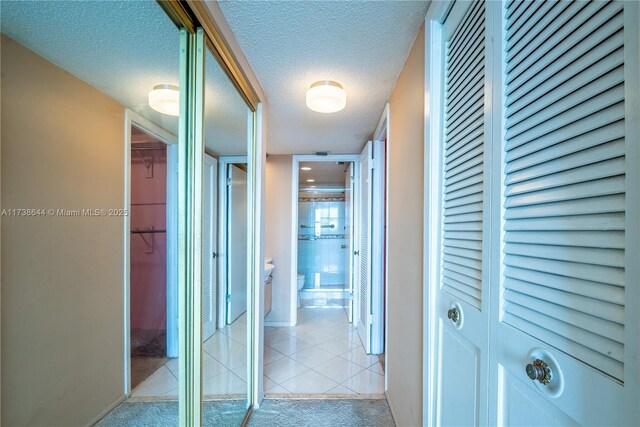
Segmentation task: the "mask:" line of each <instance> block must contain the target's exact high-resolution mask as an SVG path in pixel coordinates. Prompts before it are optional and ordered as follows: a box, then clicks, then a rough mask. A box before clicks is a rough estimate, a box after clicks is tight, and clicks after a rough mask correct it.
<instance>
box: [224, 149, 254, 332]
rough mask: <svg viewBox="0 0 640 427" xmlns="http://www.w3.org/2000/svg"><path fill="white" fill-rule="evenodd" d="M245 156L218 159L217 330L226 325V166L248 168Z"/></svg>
mask: <svg viewBox="0 0 640 427" xmlns="http://www.w3.org/2000/svg"><path fill="white" fill-rule="evenodd" d="M247 162H248V157H247V156H220V157H218V310H217V316H218V321H217V324H218V328H220V329H222V328H224V327H225V326H226V324H227V280H226V278H227V240H228V239H227V231H228V230H227V204H228V200H227V178H228V174H227V169H228V168H227V166H228V165H232V164H243V165H246V166H248V163H247Z"/></svg>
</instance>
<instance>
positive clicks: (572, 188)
mask: <svg viewBox="0 0 640 427" xmlns="http://www.w3.org/2000/svg"><path fill="white" fill-rule="evenodd" d="M515 3H518V2H515ZM509 7H515V5H514V4H512V5H510V6H509ZM522 7H524V6H522ZM535 7H536V10H533V9H532V10H529V11H528V12H526V13H527V14H528V16H531V17H533V16H538V17H539V19H537V20H530V21H527V22H518V23H515V22H514V23H512V24H511V25H507V27H508V31H507V32H508V34H507V40H508V41H507V54H506V58H507V64H506V70H507V77H506V79H505V81H506V83H507V88H506V94H507V98H506V101H505V104H506V112H505V115H506V117H507V119H506V123H505V144H504V147H505V174H506V177H505V180H504V185H505V188H504V190H505V191H504V196H505V199H504V209H505V211H504V218H505V226H504V228H505V234H504V242H505V243H504V265H505V268H504V283H503V287H504V289H503V292H502V298H503V300H504V305H503V307H504V316H503V321H504V322H505V323H508V324H510V325H511V326H513V327H515V328H518V329H520V330H522V331H523V332H525V333H527V334H529V335H531V336H534V337H536V338H538V339H540V340H541V341H543V342H545V343H547V344H549V345H551V346H555V347H557V348H558V349H560V350H561V351H564V352H565V353H567V354H569V355H571V356H573V357H575V358H577V359H579V360H581V361H583V362H584V363H587V364H589V365H591V366H593V367H595V368H596V369H599V370H601V371H603V372H605V373H607V374H609V375H611V376H613V377H615V378H617V379H619V380H622V374H623V372H624V366H623V364H622V361H623V360H624V285H625V269H624V266H625V232H624V226H625V182H626V177H625V167H626V165H625V161H626V160H625V143H626V141H625V139H624V136H625V135H624V107H625V106H624V85H625V82H624V69H623V65H624V64H623V60H624V56H623V42H624V38H623V32H622V31H621V30H622V26H623V22H624V20H623V15H622V9H623V5H622V3H621V2H575V3H569V2H561V3H558V4H553V5H552V4H546V5H543V4H537V5H536V6H535ZM538 9H539V10H538ZM543 10H544V11H545V12H544V13H542V11H543ZM523 13H524V12H523ZM515 15H516V14H515V13H514V16H515ZM511 19H512V18H508V20H509V21H510V20H511ZM452 232H453V231H452Z"/></svg>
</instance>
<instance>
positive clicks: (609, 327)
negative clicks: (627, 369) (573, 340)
mask: <svg viewBox="0 0 640 427" xmlns="http://www.w3.org/2000/svg"><path fill="white" fill-rule="evenodd" d="M504 292H505V299H506V300H508V301H510V302H512V303H514V304H517V305H519V306H521V307H524V308H526V309H527V310H531V311H534V312H536V313H537V315H536V317H537V316H540V317H545V318H546V317H548V318H551V319H552V320H551V322H553V323H555V322H556V321H559V322H562V323H564V324H566V325H567V326H566V327H567V328H568V327H569V325H570V326H572V327H575V328H579V329H584V330H585V331H588V332H590V333H592V334H596V335H599V336H601V337H605V338H606V341H605V342H608V341H609V340H611V341H615V342H617V343H620V344H622V342H623V341H624V328H623V327H622V325H621V324H620V323H618V322H611V321H608V320H605V319H603V318H601V317H598V316H594V313H584V312H581V311H578V310H575V309H574V308H573V306H572V305H568V306H567V305H564V306H562V305H559V304H556V303H555V302H554V301H545V300H543V299H541V298H539V297H537V293H536V294H535V295H536V297H532V296H531V295H528V294H523V293H520V292H515V291H512V290H509V289H506V290H505V291H504ZM554 296H555V295H554ZM575 300H578V299H577V298H575ZM540 310H544V315H542V314H540ZM514 313H515V312H514ZM521 317H523V316H521ZM563 326H564V325H563ZM597 340H598V339H596V341H597ZM620 347H622V346H620ZM593 349H594V350H595V348H593ZM618 357H620V354H618Z"/></svg>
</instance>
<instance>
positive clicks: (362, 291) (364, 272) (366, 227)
mask: <svg viewBox="0 0 640 427" xmlns="http://www.w3.org/2000/svg"><path fill="white" fill-rule="evenodd" d="M372 150H373V148H372V143H371V141H369V142H368V143H367V145H366V146H365V148H364V151H362V154H361V155H360V163H359V165H358V167H359V168H360V182H359V186H358V187H359V188H358V250H357V253H358V273H357V278H358V307H357V313H358V335H360V339H361V340H362V345H363V346H364V348H365V351H367V352H369V348H370V347H371V309H370V306H369V304H370V294H371V264H370V262H371V256H370V254H371V184H372V179H371V160H372V159H371V157H372V153H373V151H372Z"/></svg>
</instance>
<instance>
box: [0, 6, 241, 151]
mask: <svg viewBox="0 0 640 427" xmlns="http://www.w3.org/2000/svg"><path fill="white" fill-rule="evenodd" d="M0 15H1V16H2V21H1V22H0V30H2V33H3V34H5V35H7V36H8V37H10V38H12V39H13V40H15V41H16V42H18V43H20V44H22V45H23V46H25V47H27V48H29V49H30V50H33V51H34V52H36V53H37V54H39V55H41V56H43V57H44V58H46V59H48V60H49V61H51V62H53V63H54V64H56V65H57V66H59V67H60V68H62V69H64V70H66V71H68V72H69V73H71V74H73V75H74V76H76V77H78V78H79V79H81V80H83V81H85V82H87V83H88V84H90V85H91V86H93V87H95V88H96V89H98V90H99V91H101V92H102V93H104V94H106V95H108V96H110V97H111V98H113V99H115V100H116V101H118V102H120V103H121V104H122V105H124V106H126V107H128V108H130V109H131V110H133V111H135V112H136V113H138V114H140V115H141V116H143V117H145V118H147V119H148V120H150V121H152V122H154V123H155V124H157V125H158V126H160V127H162V128H164V129H165V130H167V131H169V132H170V133H172V134H174V135H177V131H178V119H177V118H176V117H171V116H166V115H163V114H160V113H158V112H156V111H154V110H152V109H151V108H150V107H149V105H148V100H147V95H148V92H149V90H151V89H152V88H153V86H154V85H156V84H160V83H170V84H175V85H177V84H178V83H179V59H180V56H179V55H180V52H179V48H180V37H179V32H178V29H177V28H176V26H175V25H174V24H173V22H171V20H170V19H169V18H168V17H167V16H166V14H165V13H164V12H163V11H162V9H161V8H160V6H159V5H158V3H157V2H156V1H155V0H142V1H139V0H133V1H132V0H119V1H99V0H87V1H44V0H38V1H7V0H0ZM206 68H207V74H206V85H205V102H206V105H205V139H206V146H207V149H208V150H209V151H211V152H212V153H213V154H218V155H233V154H246V152H247V114H248V108H247V106H246V104H245V103H244V101H243V100H242V98H241V97H240V95H239V94H238V93H237V91H236V89H235V87H234V86H233V85H232V84H231V82H230V81H229V80H228V78H227V76H226V75H225V74H224V72H223V71H222V69H221V68H220V67H219V66H218V64H217V62H216V60H215V59H214V58H213V56H212V55H211V54H210V53H207V59H206Z"/></svg>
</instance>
